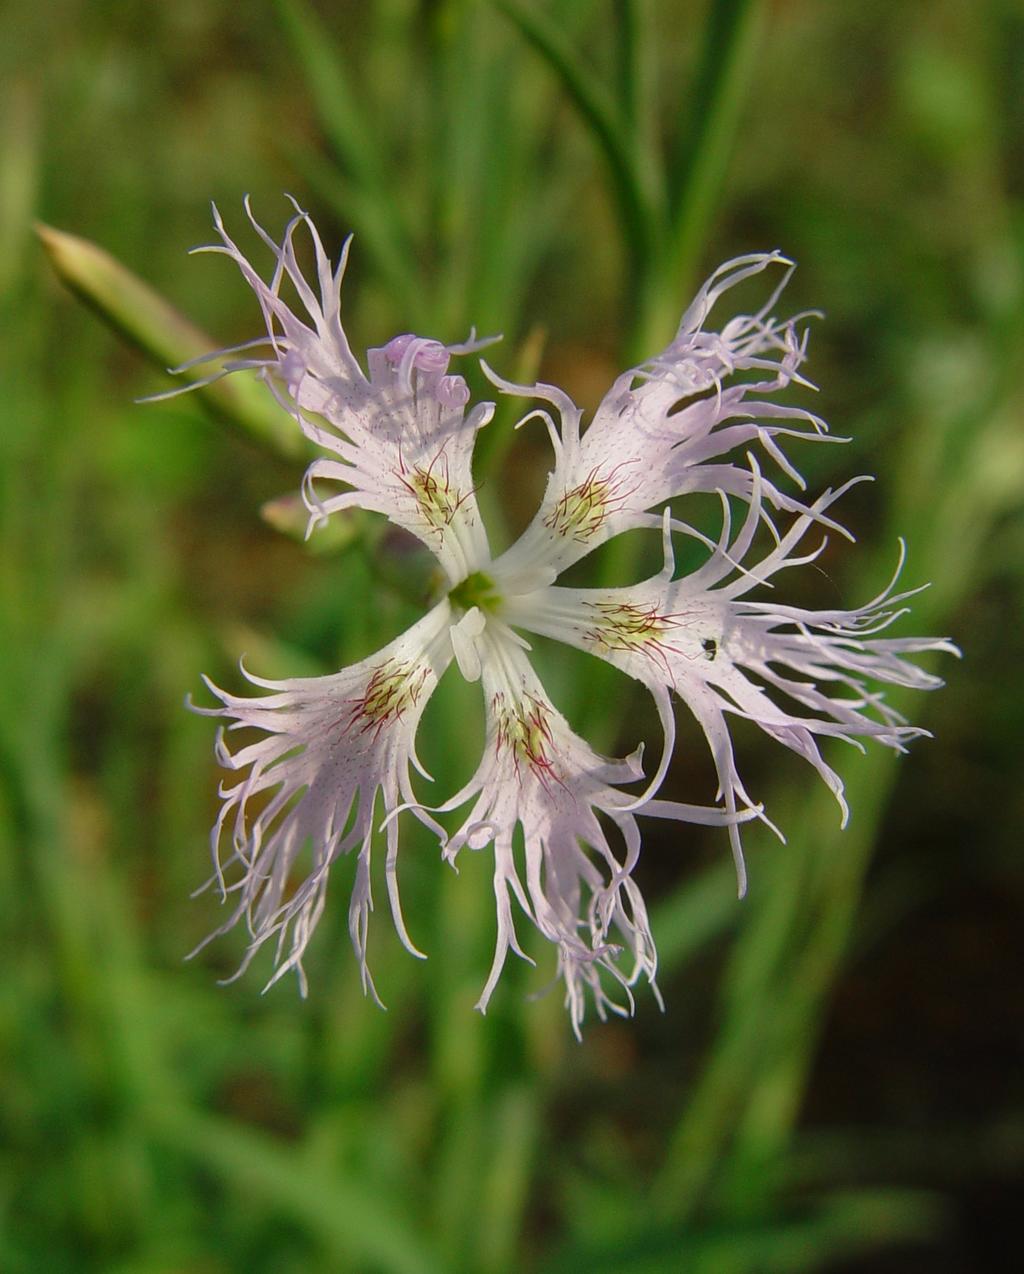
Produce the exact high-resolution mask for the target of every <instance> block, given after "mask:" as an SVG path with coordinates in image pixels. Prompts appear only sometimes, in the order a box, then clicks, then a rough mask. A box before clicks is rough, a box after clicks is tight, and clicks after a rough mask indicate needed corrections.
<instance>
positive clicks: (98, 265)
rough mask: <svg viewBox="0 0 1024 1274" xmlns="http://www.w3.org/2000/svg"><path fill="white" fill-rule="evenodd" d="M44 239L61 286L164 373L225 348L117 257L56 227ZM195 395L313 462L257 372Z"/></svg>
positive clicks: (276, 448)
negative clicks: (64, 286)
mask: <svg viewBox="0 0 1024 1274" xmlns="http://www.w3.org/2000/svg"><path fill="white" fill-rule="evenodd" d="M36 233H37V234H38V236H39V239H40V241H41V243H42V245H43V248H44V250H45V251H46V254H47V256H48V257H49V259H50V263H51V265H52V266H53V268H54V270H55V271H56V273H57V277H58V278H59V279H60V280H61V282H62V283H64V284H65V285H66V286H67V287H68V288H69V289H70V290H71V291H72V292H73V293H74V294H75V295H76V296H77V297H78V298H79V299H80V300H82V301H84V302H85V303H86V305H88V306H89V308H90V309H92V310H94V311H95V312H96V313H97V314H99V316H100V317H101V318H102V319H103V320H104V321H105V322H107V323H108V324H109V325H110V326H111V327H112V328H113V329H114V330H115V331H116V332H117V333H118V334H119V335H120V336H122V337H124V339H125V340H127V341H129V342H130V343H131V344H132V345H135V346H136V347H137V348H138V349H140V350H142V352H143V353H144V354H146V355H147V356H148V357H149V358H150V359H152V360H153V362H155V363H157V364H158V365H159V366H160V367H164V368H167V367H177V366H180V365H181V364H182V363H186V362H188V361H189V360H190V359H194V358H198V357H200V356H201V355H203V354H206V353H208V352H209V351H210V350H213V349H216V348H217V345H218V342H217V341H215V340H213V339H211V338H210V337H209V336H207V335H206V333H205V332H203V331H202V330H201V329H200V328H198V327H195V326H194V325H193V324H192V323H190V322H189V321H188V319H187V318H185V317H184V315H182V314H180V313H179V312H178V311H177V310H176V309H175V308H174V307H173V306H172V305H171V304H170V303H169V302H168V301H166V300H165V299H164V298H163V297H162V296H161V295H160V294H159V293H158V292H157V291H155V290H154V289H153V288H151V287H150V286H149V284H147V283H144V282H143V281H142V280H141V279H140V278H139V277H138V276H137V275H135V274H133V273H132V272H131V271H130V270H129V269H128V268H127V267H126V266H124V265H122V264H121V263H120V261H117V260H115V258H114V257H112V256H111V255H110V253H109V252H105V251H104V250H103V249H102V248H100V247H98V246H97V245H96V244H94V243H90V242H89V241H88V240H87V239H80V238H78V237H77V236H76V235H72V234H66V233H65V232H64V231H63V230H55V229H54V228H53V227H52V226H46V225H41V224H37V225H36ZM195 393H196V394H197V396H198V397H199V398H201V399H202V400H203V402H204V403H205V404H206V406H207V407H209V408H210V409H211V410H212V411H213V413H214V414H215V415H216V416H217V417H218V419H220V420H222V421H224V422H226V423H227V424H230V425H232V426H234V428H236V429H238V430H239V431H240V432H242V433H243V434H245V436H246V437H247V438H249V439H250V440H251V441H253V442H256V443H258V444H260V445H261V446H263V447H266V448H267V449H269V450H271V451H273V452H275V453H276V454H277V455H280V456H284V457H285V458H287V459H290V460H301V459H303V458H304V457H306V456H307V455H308V448H307V446H306V444H305V440H304V439H303V437H302V435H301V433H300V431H299V430H298V429H297V428H296V426H295V422H294V421H293V420H292V419H291V417H290V416H289V415H288V413H287V412H286V411H285V410H284V409H283V408H282V407H280V406H279V405H278V404H277V403H276V402H275V401H274V399H273V397H272V395H271V394H270V392H269V391H268V389H267V387H266V386H265V385H264V384H262V383H261V382H260V380H259V378H258V377H257V376H256V375H255V374H254V373H252V372H246V371H240V372H236V373H234V374H233V375H232V376H230V377H229V378H226V379H224V380H219V381H216V382H215V383H214V384H210V385H203V386H201V387H200V388H197V389H196V390H195Z"/></svg>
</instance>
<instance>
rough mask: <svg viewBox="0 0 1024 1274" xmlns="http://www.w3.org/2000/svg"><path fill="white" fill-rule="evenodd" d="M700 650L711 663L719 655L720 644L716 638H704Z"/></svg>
mask: <svg viewBox="0 0 1024 1274" xmlns="http://www.w3.org/2000/svg"><path fill="white" fill-rule="evenodd" d="M700 648H701V650H703V652H704V658H705V659H707V661H708V662H709V663H710V662H711V660H713V659H714V657H715V655H717V654H718V642H717V641H715V639H714V637H703V638H702V639H701V643H700Z"/></svg>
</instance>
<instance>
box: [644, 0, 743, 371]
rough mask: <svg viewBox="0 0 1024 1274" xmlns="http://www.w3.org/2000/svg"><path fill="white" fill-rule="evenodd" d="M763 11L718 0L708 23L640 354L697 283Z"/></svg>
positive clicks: (647, 298)
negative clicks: (698, 271) (664, 245)
mask: <svg viewBox="0 0 1024 1274" xmlns="http://www.w3.org/2000/svg"><path fill="white" fill-rule="evenodd" d="M763 12H764V4H763V0H714V3H712V5H711V9H710V12H709V14H708V20H707V25H706V27H705V36H704V49H703V53H702V55H701V64H700V69H699V71H698V75H697V82H696V85H695V86H694V89H693V91H692V93H691V94H690V99H689V100H690V102H691V110H690V123H689V127H687V128H684V129H682V130H681V131H680V136H679V146H678V149H677V152H676V154H675V156H674V159H673V163H672V165H671V170H670V177H669V191H668V220H669V237H668V243H667V245H666V252H665V254H664V257H663V259H662V260H660V261H659V262H658V263H657V269H656V271H655V272H654V274H653V275H652V277H651V279H650V280H649V281H646V285H645V288H644V290H643V293H642V295H641V300H642V302H643V305H644V308H643V310H642V311H641V315H640V322H639V323H638V325H637V330H636V332H635V334H634V343H633V347H632V349H633V353H634V354H635V356H636V358H637V359H640V358H645V357H649V356H650V354H651V353H652V352H653V351H654V350H656V349H659V348H660V347H661V346H662V345H664V344H665V342H666V341H667V340H668V339H669V338H670V337H671V335H672V331H673V329H674V327H675V324H676V322H677V321H678V316H679V311H680V305H679V297H680V295H682V294H685V293H686V292H687V291H688V290H689V288H690V287H691V286H692V283H693V275H694V273H695V271H696V268H697V265H698V262H699V260H700V256H701V254H702V252H703V250H704V246H705V243H706V241H707V234H708V227H709V225H710V223H711V218H712V216H713V215H714V212H715V208H716V206H717V204H718V201H719V197H720V195H721V191H722V186H723V184H724V181H725V174H726V171H727V168H728V164H729V160H730V158H731V157H732V153H733V141H734V138H735V134H736V130H737V127H738V125H739V120H740V113H741V110H742V108H743V103H744V100H745V97H746V90H747V83H748V81H749V78H750V73H751V69H752V64H753V56H754V52H755V50H756V48H757V44H758V36H759V33H760V28H761V21H762V17H763Z"/></svg>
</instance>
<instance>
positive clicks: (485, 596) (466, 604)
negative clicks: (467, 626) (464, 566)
mask: <svg viewBox="0 0 1024 1274" xmlns="http://www.w3.org/2000/svg"><path fill="white" fill-rule="evenodd" d="M448 600H449V601H450V602H451V603H452V605H453V606H457V607H458V608H459V609H460V610H464V611H468V610H472V608H473V607H474V606H478V607H479V608H480V610H482V611H484V612H486V613H490V614H493V613H494V612H495V611H496V610H497V609H498V606H499V604H500V602H501V594H500V593H499V592H498V590H497V587H496V586H495V583H494V580H493V579H491V577H490V575H487V574H486V573H485V572H484V571H474V572H473V573H472V575H467V576H466V578H465V579H464V580H463V581H462V583H461V584H456V585H455V587H454V588H453V589H452V590H451V591H450V592H449V594H448Z"/></svg>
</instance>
